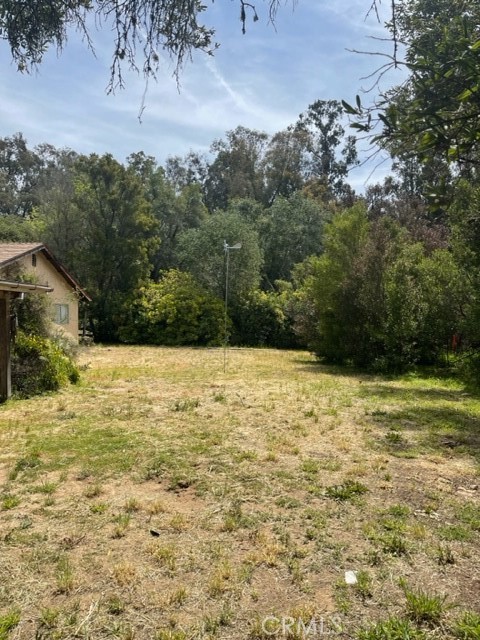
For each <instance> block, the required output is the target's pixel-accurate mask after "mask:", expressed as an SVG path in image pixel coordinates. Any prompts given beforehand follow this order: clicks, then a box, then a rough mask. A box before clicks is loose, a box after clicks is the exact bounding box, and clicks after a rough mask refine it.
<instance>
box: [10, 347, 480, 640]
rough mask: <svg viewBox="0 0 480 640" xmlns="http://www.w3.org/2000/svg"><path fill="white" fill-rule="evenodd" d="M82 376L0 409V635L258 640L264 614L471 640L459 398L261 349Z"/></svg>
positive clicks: (474, 436)
mask: <svg viewBox="0 0 480 640" xmlns="http://www.w3.org/2000/svg"><path fill="white" fill-rule="evenodd" d="M82 359H83V363H84V364H87V363H88V364H89V366H88V368H86V369H85V371H84V372H83V376H82V380H81V382H80V384H79V385H76V386H75V387H71V388H69V389H66V390H64V391H62V392H61V394H57V395H50V396H44V397H40V398H35V399H32V400H29V401H23V400H22V401H19V400H15V401H11V402H8V403H7V404H5V405H3V406H1V407H0V531H1V532H2V533H1V536H0V558H1V559H2V579H1V581H0V639H2V638H3V639H4V640H13V639H15V640H16V639H17V638H18V639H19V640H30V638H35V637H39V638H40V637H41V638H49V639H53V638H55V640H67V639H68V638H74V637H83V638H99V639H102V640H108V639H110V638H111V639H115V638H120V639H121V640H129V639H134V640H154V639H155V638H159V639H160V640H166V639H168V638H170V639H173V640H175V639H176V640H182V639H183V638H198V639H199V640H207V639H212V638H215V639H218V640H222V639H225V640H226V639H227V638H228V639H229V640H230V639H231V640H243V639H244V638H251V639H254V638H258V639H260V640H261V639H262V638H271V637H275V636H272V633H271V631H270V630H269V629H268V624H267V626H265V624H264V622H265V619H266V618H268V616H274V617H275V624H276V628H277V630H278V620H281V619H282V617H283V618H285V620H286V621H287V623H288V621H289V620H290V619H293V620H294V621H295V624H293V625H290V627H288V624H287V627H288V629H289V631H288V633H289V636H288V637H290V638H296V637H298V638H300V637H302V633H303V631H304V629H305V628H308V625H309V624H311V621H312V619H313V620H315V621H316V622H317V625H319V621H320V619H323V620H324V623H325V625H326V626H328V621H330V620H333V619H335V620H338V621H339V625H340V626H341V627H342V628H343V629H344V630H345V633H346V634H347V636H348V637H351V638H355V637H358V638H360V639H361V640H376V639H377V638H378V639H379V640H404V639H405V640H406V639H411V640H420V639H423V638H429V637H431V638H439V639H442V638H444V637H445V638H447V637H456V638H460V639H463V640H479V636H478V633H479V615H480V611H479V604H478V602H477V597H476V593H477V591H478V584H477V582H476V577H475V576H478V574H479V572H480V559H479V557H478V553H477V549H478V545H479V543H480V490H479V489H478V485H479V463H480V453H479V451H480V442H479V434H480V429H479V425H480V401H479V399H478V398H477V397H475V396H472V395H465V391H464V390H463V389H462V387H461V386H460V385H459V384H458V383H457V382H455V381H452V380H449V379H448V378H445V379H438V378H432V377H427V376H422V375H421V374H417V375H415V376H404V377H400V378H396V379H392V380H386V379H382V378H379V377H372V376H363V375H359V374H354V373H352V372H348V371H346V370H341V369H338V368H337V369H332V368H325V367H323V366H321V365H319V364H318V363H317V362H316V361H315V360H314V359H313V358H312V357H311V356H310V355H308V354H306V353H301V352H279V351H274V350H264V351H262V350H231V352H230V353H229V361H228V367H227V372H226V374H224V373H223V353H222V352H221V350H220V351H219V350H215V349H206V350H201V349H163V348H148V347H144V348H136V347H108V348H106V347H93V348H90V349H87V350H86V351H85V352H84V353H83V355H82ZM66 416H68V419H66ZM347 570H353V571H355V573H356V576H357V582H356V584H354V585H347V584H346V583H345V578H344V575H345V571H347ZM401 579H404V580H405V581H408V587H405V584H407V582H405V583H404V582H399V581H401ZM453 605H455V606H453ZM272 624H273V623H272ZM317 628H318V626H317ZM2 634H3V636H2ZM278 637H280V636H278ZM303 637H304V636H303Z"/></svg>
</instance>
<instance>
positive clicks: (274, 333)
mask: <svg viewBox="0 0 480 640" xmlns="http://www.w3.org/2000/svg"><path fill="white" fill-rule="evenodd" d="M285 308H286V295H284V294H283V293H277V292H269V293H266V292H264V291H258V290H257V291H253V292H252V293H251V294H250V295H249V296H247V297H246V298H245V299H243V300H242V301H241V302H239V303H237V304H236V305H234V306H233V305H232V318H233V325H234V332H233V336H232V342H233V343H235V344H241V345H247V346H250V347H257V346H258V347H278V348H294V347H296V346H298V344H299V343H298V340H297V339H296V336H295V334H294V333H293V328H292V324H291V320H290V318H289V316H288V315H287V313H286V310H285Z"/></svg>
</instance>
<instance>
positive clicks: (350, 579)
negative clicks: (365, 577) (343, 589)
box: [345, 571, 357, 584]
mask: <svg viewBox="0 0 480 640" xmlns="http://www.w3.org/2000/svg"><path fill="white" fill-rule="evenodd" d="M345 582H346V583H347V584H357V572H356V571H345Z"/></svg>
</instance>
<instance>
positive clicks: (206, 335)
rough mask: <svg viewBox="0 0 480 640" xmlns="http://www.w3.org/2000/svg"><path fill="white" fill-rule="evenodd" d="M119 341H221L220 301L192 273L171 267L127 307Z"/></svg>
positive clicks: (146, 342) (221, 318)
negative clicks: (158, 280)
mask: <svg viewBox="0 0 480 640" xmlns="http://www.w3.org/2000/svg"><path fill="white" fill-rule="evenodd" d="M125 317H126V322H125V323H124V325H123V327H121V329H120V331H119V335H120V340H121V341H122V342H128V343H133V344H135V343H136V344H158V345H169V346H180V345H212V344H220V343H221V340H222V335H223V327H224V308H223V303H222V301H221V300H219V299H218V298H216V297H215V296H213V295H212V294H210V293H208V292H207V291H206V290H205V289H203V288H202V287H201V286H200V285H199V284H198V283H197V282H196V280H195V278H194V277H193V276H192V275H190V274H189V273H185V272H182V271H179V270H177V269H171V270H170V271H166V272H164V273H163V274H162V278H161V280H160V282H158V283H151V284H149V285H147V286H145V287H143V288H142V289H141V290H140V291H139V292H138V295H137V296H136V297H135V299H134V300H133V302H131V303H130V304H129V305H128V306H127V308H126V313H125Z"/></svg>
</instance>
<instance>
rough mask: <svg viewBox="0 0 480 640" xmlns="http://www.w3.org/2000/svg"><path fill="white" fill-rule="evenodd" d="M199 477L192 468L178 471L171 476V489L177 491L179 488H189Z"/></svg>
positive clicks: (169, 484) (169, 485) (169, 488)
mask: <svg viewBox="0 0 480 640" xmlns="http://www.w3.org/2000/svg"><path fill="white" fill-rule="evenodd" d="M196 480H197V478H196V476H195V475H194V474H193V472H192V471H191V470H190V469H187V470H181V471H177V472H176V473H174V474H173V475H172V477H171V478H170V482H169V483H168V490H169V491H177V490H179V489H188V487H191V486H192V485H194V484H195V482H196Z"/></svg>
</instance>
